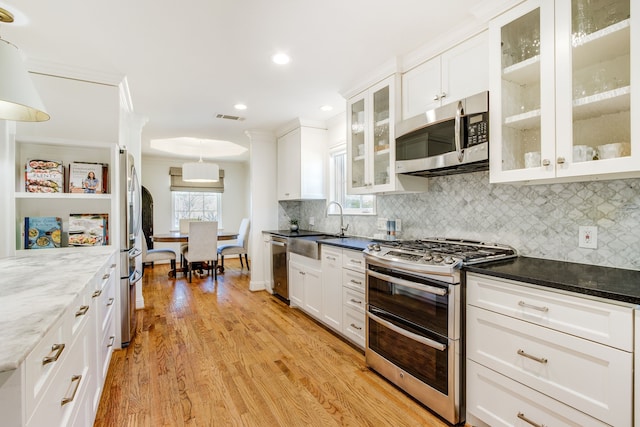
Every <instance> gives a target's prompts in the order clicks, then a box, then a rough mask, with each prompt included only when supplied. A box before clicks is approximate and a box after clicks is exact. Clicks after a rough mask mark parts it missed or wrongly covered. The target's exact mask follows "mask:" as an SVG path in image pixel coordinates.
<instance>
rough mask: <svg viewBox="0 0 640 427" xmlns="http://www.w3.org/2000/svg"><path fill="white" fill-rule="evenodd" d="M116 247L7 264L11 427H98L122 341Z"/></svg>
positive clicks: (0, 363)
mask: <svg viewBox="0 0 640 427" xmlns="http://www.w3.org/2000/svg"><path fill="white" fill-rule="evenodd" d="M116 254H117V251H116V248H115V247H113V246H100V247H89V248H84V247H83V248H79V247H78V248H57V249H43V250H29V251H22V252H19V253H18V254H17V255H16V256H13V257H8V258H3V259H0V306H1V307H2V309H1V310H0V339H1V340H2V342H3V346H2V348H0V410H1V411H2V413H3V425H7V426H25V425H33V426H38V425H72V424H74V425H90V424H93V419H94V417H95V412H96V409H97V403H98V402H99V400H100V394H101V392H102V387H103V384H104V378H105V376H106V372H107V370H108V366H109V362H110V359H111V352H112V349H113V346H114V342H115V339H116V334H115V317H116V313H115V307H116V304H115V298H116V283H117V282H118V278H119V275H118V274H117V272H118V269H117V264H116Z"/></svg>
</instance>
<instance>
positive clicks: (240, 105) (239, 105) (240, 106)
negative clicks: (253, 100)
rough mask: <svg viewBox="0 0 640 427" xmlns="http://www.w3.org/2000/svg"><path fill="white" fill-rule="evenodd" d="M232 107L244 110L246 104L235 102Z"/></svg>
mask: <svg viewBox="0 0 640 427" xmlns="http://www.w3.org/2000/svg"><path fill="white" fill-rule="evenodd" d="M233 108H235V109H236V110H246V109H247V106H246V105H244V104H236V105H234V106H233Z"/></svg>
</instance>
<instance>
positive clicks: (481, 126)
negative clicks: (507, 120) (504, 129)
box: [467, 113, 489, 147]
mask: <svg viewBox="0 0 640 427" xmlns="http://www.w3.org/2000/svg"><path fill="white" fill-rule="evenodd" d="M485 142H489V113H480V114H474V115H470V116H468V117H467V147H473V146H474V145H478V144H482V143H485Z"/></svg>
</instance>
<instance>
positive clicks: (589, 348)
mask: <svg viewBox="0 0 640 427" xmlns="http://www.w3.org/2000/svg"><path fill="white" fill-rule="evenodd" d="M466 313H467V332H466V337H467V343H466V345H467V366H468V367H469V375H468V376H467V410H468V412H469V413H470V414H471V415H472V416H473V417H477V418H478V419H480V420H481V421H483V422H485V423H488V424H490V425H506V424H504V423H505V421H504V420H509V419H511V420H515V419H516V418H520V419H522V417H518V414H524V416H525V417H526V418H527V419H529V420H533V421H534V422H537V423H541V422H544V423H545V424H546V423H548V425H555V424H558V425H599V424H601V423H606V424H609V425H631V423H632V415H633V401H632V396H633V377H632V372H633V310H632V308H631V307H628V306H625V305H623V304H613V303H610V302H607V301H602V300H595V299H592V298H584V297H582V296H580V295H577V294H575V295H569V294H566V293H558V292H553V291H550V290H543V289H540V288H538V287H535V286H532V285H527V284H525V283H521V282H515V281H511V280H504V279H498V278H494V277H489V276H483V275H478V274H467V308H466ZM522 385H524V386H526V387H525V388H522ZM496 394H509V395H510V397H509V398H508V399H506V401H508V403H507V404H505V405H502V404H500V405H497V404H496V403H495V402H494V403H490V402H488V401H487V399H486V398H485V396H494V397H495V396H496ZM540 395H544V396H546V397H545V398H543V400H539V399H537V398H538V397H539V396H540ZM545 399H551V400H550V403H549V404H548V405H546V404H545V405H542V404H541V403H540V402H542V401H544V400H545ZM565 407H567V408H572V410H571V411H565V410H564V409H563V408H565ZM574 410H577V411H581V412H582V413H584V414H587V415H588V416H589V417H592V418H594V420H592V421H591V422H588V423H586V424H580V423H578V424H571V423H572V422H573V423H575V420H571V419H570V417H568V416H567V414H569V413H573V411H574ZM499 419H501V420H503V421H497V420H499ZM586 419H587V420H589V419H590V418H586ZM552 420H553V422H552ZM596 420H598V421H596Z"/></svg>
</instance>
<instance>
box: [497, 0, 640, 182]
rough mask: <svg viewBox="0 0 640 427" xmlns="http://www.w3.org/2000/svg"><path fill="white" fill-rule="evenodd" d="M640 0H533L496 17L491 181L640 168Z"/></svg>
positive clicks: (627, 173)
mask: <svg viewBox="0 0 640 427" xmlns="http://www.w3.org/2000/svg"><path fill="white" fill-rule="evenodd" d="M638 5H639V3H638V2H635V1H634V0H571V1H561V0H556V1H554V0H530V1H527V2H525V3H522V4H521V5H519V6H518V7H516V8H514V9H511V10H510V11H508V12H507V13H505V14H503V15H501V16H499V17H498V18H496V19H495V20H493V21H492V22H491V24H490V61H491V75H490V97H491V119H490V120H491V132H492V137H491V146H490V150H491V151H490V162H491V170H490V178H491V182H527V181H550V182H552V181H558V182H561V181H578V180H585V179H607V178H625V177H634V176H640V140H639V138H640V132H639V131H640V121H638V120H635V122H634V121H632V120H631V112H632V110H633V109H637V108H638V105H639V104H638V103H639V101H640V97H639V96H638V93H637V92H638V91H637V90H636V91H632V87H633V85H634V84H637V80H638V79H639V78H640V69H639V67H640V58H639V57H640V44H638V43H631V40H640V31H639V29H638V24H637V18H635V16H636V15H637V14H638V13H640V11H637V10H635V8H636V7H637V6H638ZM636 115H637V114H636Z"/></svg>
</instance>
